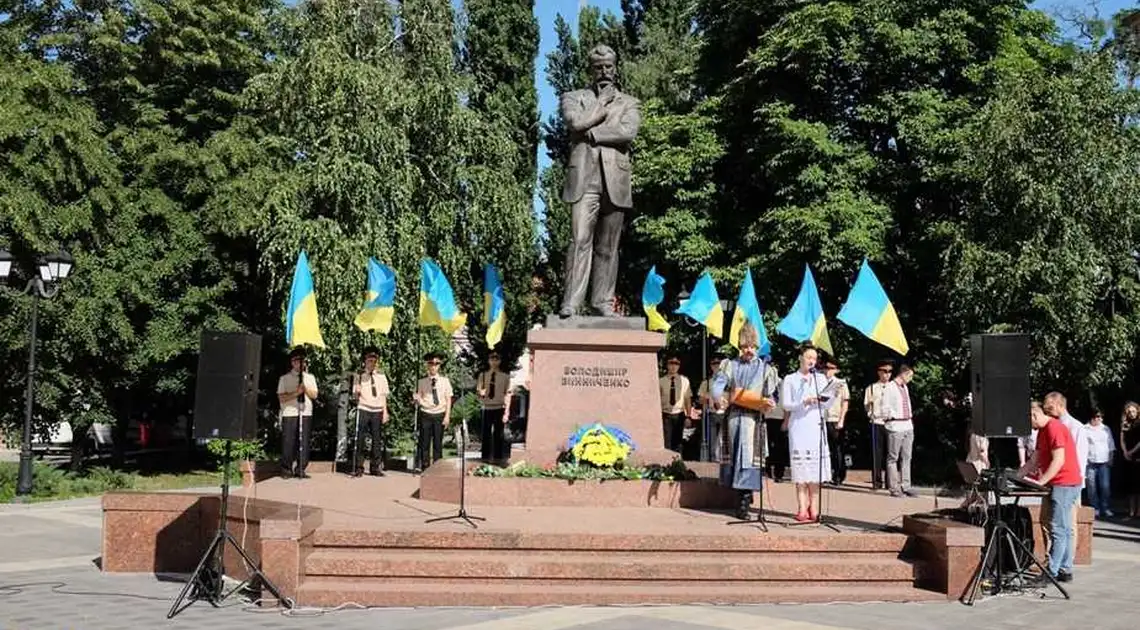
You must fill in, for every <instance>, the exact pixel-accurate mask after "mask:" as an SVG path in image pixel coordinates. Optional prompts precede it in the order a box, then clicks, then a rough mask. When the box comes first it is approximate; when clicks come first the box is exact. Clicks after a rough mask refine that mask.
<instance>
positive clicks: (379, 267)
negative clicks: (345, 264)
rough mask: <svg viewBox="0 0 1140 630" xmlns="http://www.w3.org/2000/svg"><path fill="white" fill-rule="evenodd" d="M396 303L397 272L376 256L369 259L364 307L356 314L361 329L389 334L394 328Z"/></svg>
mask: <svg viewBox="0 0 1140 630" xmlns="http://www.w3.org/2000/svg"><path fill="white" fill-rule="evenodd" d="M395 303H396V272H395V271H393V270H392V268H391V267H389V266H388V265H383V264H380V262H379V261H377V260H376V259H375V258H369V259H368V289H367V292H366V294H365V298H364V308H363V309H361V310H360V313H358V314H357V315H356V322H355V323H356V327H357V328H359V329H360V330H365V331H367V330H379V331H380V332H382V333H384V334H388V332H389V331H390V330H392V315H393V313H394V312H395Z"/></svg>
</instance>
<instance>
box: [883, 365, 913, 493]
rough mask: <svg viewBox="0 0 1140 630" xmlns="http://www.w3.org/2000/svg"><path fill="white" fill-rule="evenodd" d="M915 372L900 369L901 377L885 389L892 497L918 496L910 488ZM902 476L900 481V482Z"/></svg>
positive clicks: (907, 368) (905, 367)
mask: <svg viewBox="0 0 1140 630" xmlns="http://www.w3.org/2000/svg"><path fill="white" fill-rule="evenodd" d="M913 377H914V370H913V369H911V367H910V366H909V365H907V364H905V363H904V364H902V365H900V366H899V370H898V374H896V375H895V378H894V379H893V380H892V381H891V382H890V383H888V384H887V386H886V387H884V388H883V398H882V405H883V409H882V413H883V417H884V418H885V422H884V426H886V429H887V487H888V488H889V489H890V491H891V496H892V497H901V496H903V495H904V494H905V495H906V496H908V497H917V496H918V493H917V492H915V491H914V490H913V489H912V488H911V487H910V458H911V453H912V452H913V449H914V421H913V420H914V415H913V413H912V411H911V410H912V409H913V407H912V404H911V398H910V381H911V379H912V378H913ZM900 474H901V479H900Z"/></svg>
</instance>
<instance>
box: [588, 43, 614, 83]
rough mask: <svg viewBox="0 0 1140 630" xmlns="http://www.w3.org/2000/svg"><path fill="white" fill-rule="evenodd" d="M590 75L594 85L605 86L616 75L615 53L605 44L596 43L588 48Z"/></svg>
mask: <svg viewBox="0 0 1140 630" xmlns="http://www.w3.org/2000/svg"><path fill="white" fill-rule="evenodd" d="M589 59H590V75H591V76H592V77H593V79H594V85H596V86H598V87H606V86H608V85H611V84H612V83H613V82H614V80H615V79H616V77H617V53H615V52H614V49H613V48H610V47H609V46H606V45H605V44H598V45H597V46H594V47H593V49H591V50H590V55H589Z"/></svg>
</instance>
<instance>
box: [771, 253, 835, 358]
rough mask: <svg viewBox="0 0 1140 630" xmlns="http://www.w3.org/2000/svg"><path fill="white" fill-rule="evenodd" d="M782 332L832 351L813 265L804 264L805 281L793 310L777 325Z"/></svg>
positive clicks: (828, 351)
mask: <svg viewBox="0 0 1140 630" xmlns="http://www.w3.org/2000/svg"><path fill="white" fill-rule="evenodd" d="M776 331H777V332H779V333H780V334H782V335H784V336H786V337H790V338H792V339H795V340H796V341H811V342H812V345H814V346H815V347H817V348H822V349H823V350H825V351H826V352H827V353H828V354H834V353H833V352H832V351H831V338H830V337H828V335H827V318H825V317H824V316H823V303H822V302H820V300H819V289H817V288H816V287H815V277H814V276H812V275H811V267H809V266H808V265H804V281H803V284H802V285H800V294H799V296H797V297H796V302H795V304H792V310H790V311H788V315H787V316H786V317H784V319H783V321H781V322H780V323H779V325H777V326H776Z"/></svg>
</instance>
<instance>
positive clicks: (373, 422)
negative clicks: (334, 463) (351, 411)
mask: <svg viewBox="0 0 1140 630" xmlns="http://www.w3.org/2000/svg"><path fill="white" fill-rule="evenodd" d="M357 414H358V416H357V422H358V423H359V425H358V426H357V430H356V445H355V447H354V448H355V449H356V450H355V451H354V456H353V457H354V459H355V460H356V470H355V471H354V472H360V471H363V470H364V452H365V451H364V439H365V438H366V437H368V438H371V439H372V451H371V453H370V455H371V457H370V458H369V468H368V470H370V471H371V472H372V473H373V474H375V473H377V472H380V471H381V470H384V459H385V458H384V453H385V451H386V450H387V449H385V448H384V423H383V422H382V420H383V418H384V414H383V412H380V411H366V410H364V409H361V410H359V411H357Z"/></svg>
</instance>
